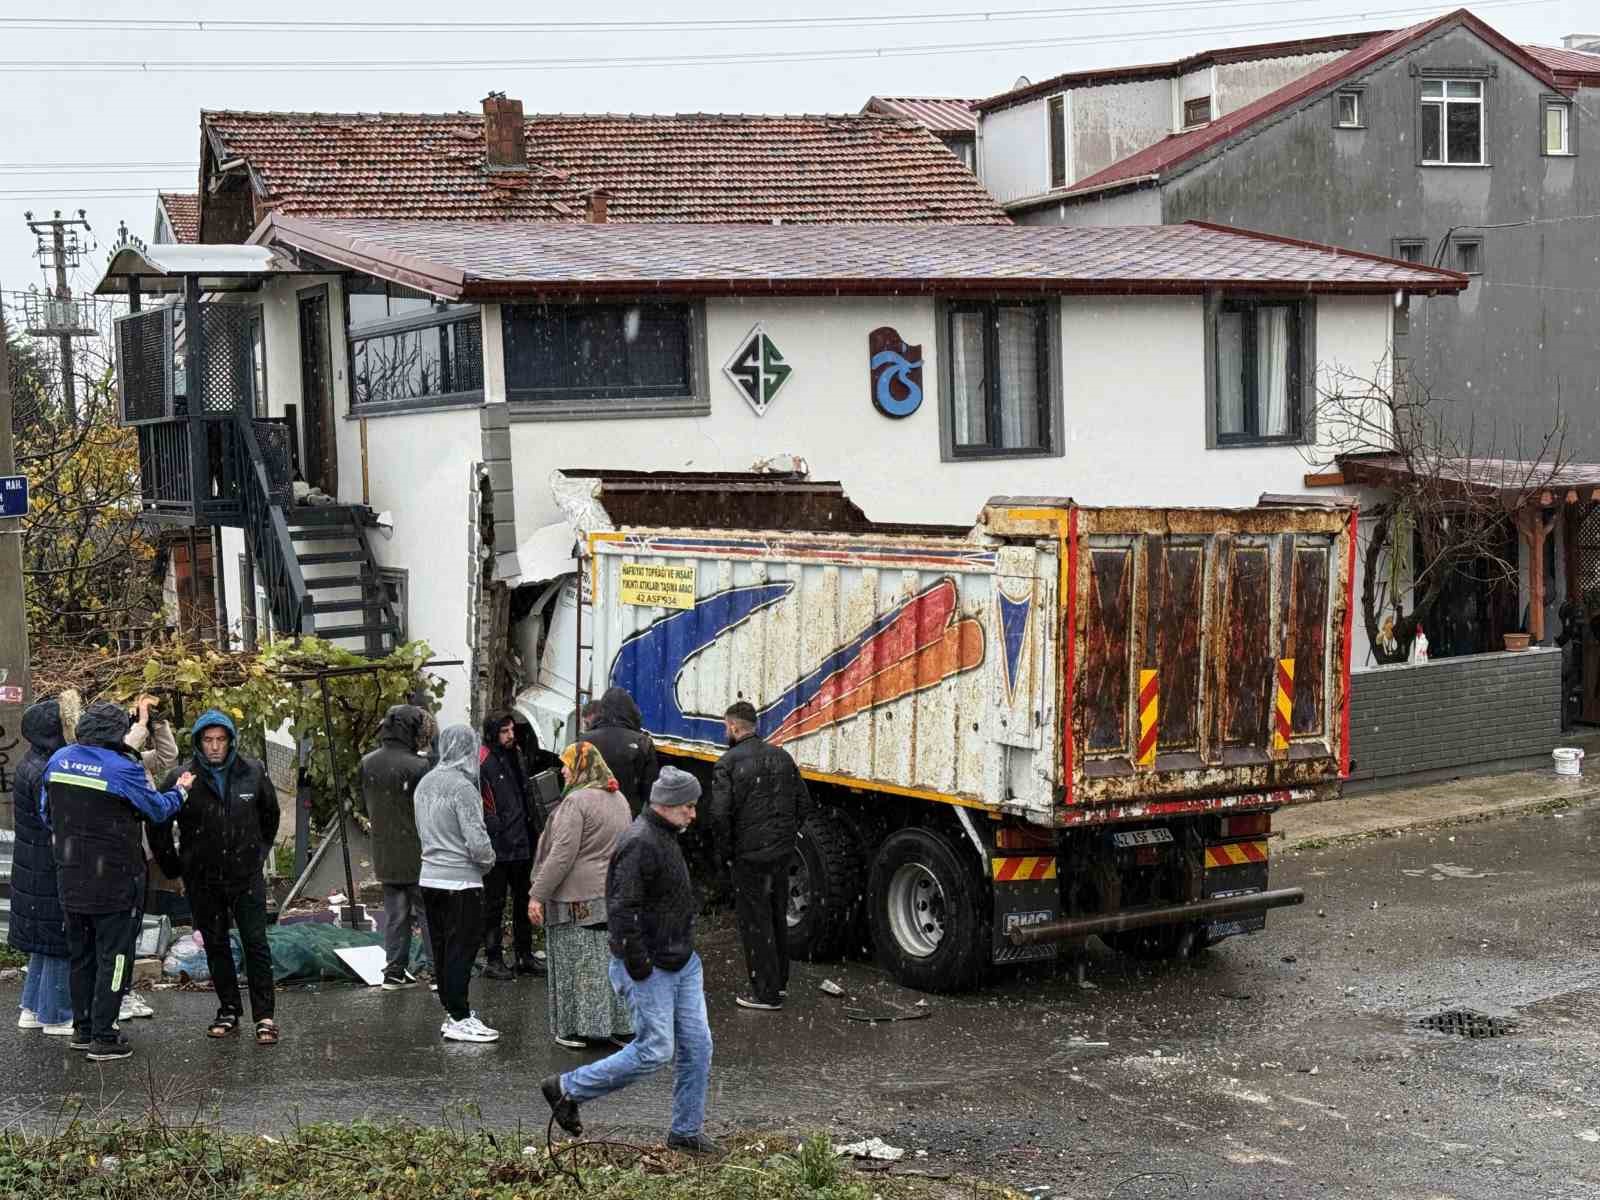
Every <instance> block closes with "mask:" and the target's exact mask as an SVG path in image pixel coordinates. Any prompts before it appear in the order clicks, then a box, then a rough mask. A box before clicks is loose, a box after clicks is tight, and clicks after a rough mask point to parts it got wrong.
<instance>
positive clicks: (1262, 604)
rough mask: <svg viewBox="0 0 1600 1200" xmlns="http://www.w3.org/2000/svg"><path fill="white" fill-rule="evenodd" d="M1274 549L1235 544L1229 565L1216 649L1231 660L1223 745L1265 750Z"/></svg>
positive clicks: (1223, 703)
mask: <svg viewBox="0 0 1600 1200" xmlns="http://www.w3.org/2000/svg"><path fill="white" fill-rule="evenodd" d="M1268 554H1269V547H1267V546H1265V545H1253V546H1242V545H1239V544H1238V543H1237V542H1235V543H1234V547H1233V556H1232V561H1231V562H1230V563H1229V565H1228V601H1227V609H1226V611H1225V613H1224V614H1223V619H1222V620H1221V621H1220V622H1218V624H1217V634H1218V636H1217V638H1216V645H1217V646H1218V648H1219V649H1220V650H1221V652H1222V653H1223V654H1225V655H1226V656H1227V660H1228V662H1227V669H1226V673H1225V677H1226V679H1227V690H1226V692H1224V693H1223V694H1222V695H1220V696H1218V697H1216V698H1215V699H1216V702H1217V704H1218V706H1219V708H1220V709H1221V712H1222V714H1223V716H1222V720H1223V731H1224V732H1223V740H1224V741H1225V742H1226V743H1227V744H1229V745H1231V746H1251V747H1260V748H1263V749H1264V748H1265V745H1266V740H1267V708H1268V699H1269V689H1270V688H1271V686H1272V667H1273V658H1274V655H1273V654H1272V637H1271V635H1272V612H1271V609H1270V607H1269V602H1270V599H1271V576H1270V574H1269V572H1270V569H1271V564H1270V563H1269V562H1268Z"/></svg>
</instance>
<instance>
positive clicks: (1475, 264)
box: [1456, 240, 1483, 275]
mask: <svg viewBox="0 0 1600 1200" xmlns="http://www.w3.org/2000/svg"><path fill="white" fill-rule="evenodd" d="M1456 270H1458V271H1460V272H1461V273H1462V274H1464V275H1478V274H1481V273H1482V271H1483V243H1482V242H1479V241H1464V240H1463V241H1457V242H1456Z"/></svg>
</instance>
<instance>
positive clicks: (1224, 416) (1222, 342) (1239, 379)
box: [1217, 312, 1246, 434]
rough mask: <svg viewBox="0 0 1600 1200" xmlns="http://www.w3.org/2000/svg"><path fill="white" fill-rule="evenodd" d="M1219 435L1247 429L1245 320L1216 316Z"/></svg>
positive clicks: (1231, 314)
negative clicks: (1245, 403) (1245, 409)
mask: <svg viewBox="0 0 1600 1200" xmlns="http://www.w3.org/2000/svg"><path fill="white" fill-rule="evenodd" d="M1217 432H1218V433H1219V434H1238V433H1244V432H1246V430H1245V427H1244V317H1243V315H1242V314H1240V313H1236V312H1220V313H1218V314H1217Z"/></svg>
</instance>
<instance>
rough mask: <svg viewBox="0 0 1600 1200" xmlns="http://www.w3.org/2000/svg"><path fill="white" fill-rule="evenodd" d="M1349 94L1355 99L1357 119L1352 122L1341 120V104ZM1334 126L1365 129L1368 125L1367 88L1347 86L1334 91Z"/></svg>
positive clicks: (1337, 127)
mask: <svg viewBox="0 0 1600 1200" xmlns="http://www.w3.org/2000/svg"><path fill="white" fill-rule="evenodd" d="M1346 96H1348V97H1350V98H1351V99H1352V100H1353V101H1355V106H1356V119H1355V120H1354V121H1352V122H1348V123H1347V122H1345V121H1342V120H1340V114H1339V105H1340V103H1341V102H1342V101H1343V100H1344V98H1345V97H1346ZM1333 127H1334V128H1335V129H1365V128H1366V127H1367V89H1366V88H1365V87H1359V86H1345V87H1341V88H1339V89H1338V90H1337V91H1335V92H1334V93H1333Z"/></svg>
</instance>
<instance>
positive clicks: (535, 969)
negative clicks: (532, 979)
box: [517, 954, 545, 975]
mask: <svg viewBox="0 0 1600 1200" xmlns="http://www.w3.org/2000/svg"><path fill="white" fill-rule="evenodd" d="M544 973H545V965H544V963H542V962H540V961H539V960H538V959H537V958H535V957H534V956H533V955H532V954H519V955H517V974H518V975H543V974H544Z"/></svg>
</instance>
